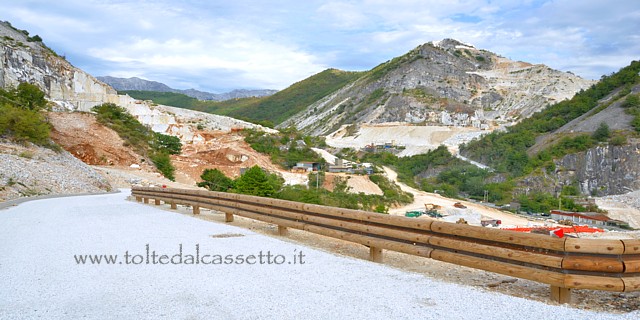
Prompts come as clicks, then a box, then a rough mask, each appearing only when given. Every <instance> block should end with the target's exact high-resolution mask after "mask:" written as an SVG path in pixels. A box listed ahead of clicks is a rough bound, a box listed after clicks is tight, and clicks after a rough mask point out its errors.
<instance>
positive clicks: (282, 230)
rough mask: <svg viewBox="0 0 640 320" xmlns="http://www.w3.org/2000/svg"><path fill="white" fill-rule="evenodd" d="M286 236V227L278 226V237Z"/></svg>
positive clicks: (287, 230) (287, 231)
mask: <svg viewBox="0 0 640 320" xmlns="http://www.w3.org/2000/svg"><path fill="white" fill-rule="evenodd" d="M288 234H289V229H287V227H283V226H278V235H280V236H286V235H288Z"/></svg>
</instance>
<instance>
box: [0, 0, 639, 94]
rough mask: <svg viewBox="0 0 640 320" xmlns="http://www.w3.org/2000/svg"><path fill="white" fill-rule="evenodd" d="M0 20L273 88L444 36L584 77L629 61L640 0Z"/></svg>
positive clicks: (76, 46) (169, 9) (143, 59)
mask: <svg viewBox="0 0 640 320" xmlns="http://www.w3.org/2000/svg"><path fill="white" fill-rule="evenodd" d="M0 7H2V8H3V16H4V17H3V18H4V19H8V20H9V21H11V22H12V23H14V25H16V26H17V27H19V28H23V29H28V30H29V31H32V33H33V34H35V33H38V34H40V35H41V36H42V37H43V39H45V43H47V44H48V45H50V46H51V47H53V48H54V49H56V50H58V51H60V52H61V53H65V54H67V56H68V57H70V58H72V59H75V60H71V62H72V63H75V64H77V65H79V66H80V67H82V68H84V69H86V70H87V71H89V72H91V73H93V74H95V75H130V76H139V77H146V78H148V79H151V80H156V81H161V82H165V83H167V84H169V85H174V86H178V85H188V84H193V85H194V86H195V87H196V88H198V89H209V90H216V89H220V88H229V89H231V88H233V87H238V88H242V87H245V88H257V87H266V88H277V89H281V88H283V87H286V86H287V85H289V84H291V83H293V82H296V81H299V80H301V79H303V78H304V77H307V76H309V75H311V74H313V73H316V72H319V71H321V70H322V69H324V68H328V67H336V68H342V69H347V70H363V69H369V68H372V67H374V66H375V65H377V64H379V63H381V62H383V61H386V60H389V59H391V58H393V57H395V56H398V55H402V54H404V53H406V52H407V51H408V50H410V49H412V48H413V47H415V46H417V45H420V44H422V43H425V42H428V41H432V40H439V39H442V38H456V39H459V40H461V41H464V42H469V43H472V44H474V45H476V46H477V47H479V48H483V49H487V50H491V51H494V52H496V53H498V54H501V55H503V56H506V57H510V58H512V59H516V60H524V61H529V62H532V63H545V64H547V65H549V66H550V67H552V68H558V69H561V70H565V71H569V70H571V71H574V72H575V73H577V74H579V75H582V76H586V77H589V78H596V79H597V78H599V77H600V75H601V74H602V73H610V72H612V71H616V70H617V69H619V68H620V67H623V66H625V65H627V64H628V63H629V62H630V61H631V60H632V59H638V52H640V41H638V31H637V30H640V2H638V1H637V0H624V1H622V0H621V1H617V2H616V3H615V5H611V4H610V3H608V2H604V1H599V0H584V1H581V2H580V3H579V4H576V3H575V2H574V1H569V0H557V1H544V0H542V1H538V0H521V1H512V0H453V1H452V0H396V1H387V0H354V1H347V0H333V1H330V2H323V1H293V0H291V1H287V0H282V1H278V2H275V3H262V2H255V1H251V0H236V1H233V2H219V1H213V2H211V1H200V0H185V1H169V0H146V1H134V0H117V1H116V0H58V1H56V2H50V1H48V0H26V1H14V0H0Z"/></svg>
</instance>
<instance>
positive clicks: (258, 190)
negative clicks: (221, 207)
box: [235, 166, 284, 197]
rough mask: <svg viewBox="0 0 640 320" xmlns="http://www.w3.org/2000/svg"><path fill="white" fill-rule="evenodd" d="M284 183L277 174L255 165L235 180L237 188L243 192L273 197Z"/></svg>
mask: <svg viewBox="0 0 640 320" xmlns="http://www.w3.org/2000/svg"><path fill="white" fill-rule="evenodd" d="M283 184H284V179H282V178H280V177H279V176H278V175H276V174H267V173H265V172H264V171H263V170H262V168H260V167H258V166H253V167H251V168H250V169H249V170H247V171H246V172H245V173H244V174H243V175H242V176H240V177H239V178H238V179H236V181H235V190H236V191H237V192H239V193H242V194H248V195H254V196H260V197H273V196H274V195H275V194H276V193H277V192H278V191H279V190H280V189H281V188H282V185H283Z"/></svg>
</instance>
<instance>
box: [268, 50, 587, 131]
mask: <svg viewBox="0 0 640 320" xmlns="http://www.w3.org/2000/svg"><path fill="white" fill-rule="evenodd" d="M593 83H594V81H591V80H585V79H582V78H580V77H577V76H575V75H573V74H571V73H565V72H560V71H556V70H552V69H550V68H548V67H546V66H544V65H532V64H529V63H525V62H518V61H511V60H509V59H506V58H503V57H500V56H498V55H496V54H494V53H491V52H488V51H485V50H480V49H476V48H475V47H473V46H471V45H467V44H463V43H461V42H458V41H456V40H451V39H446V40H443V41H440V42H432V43H427V44H424V45H421V46H419V47H417V48H415V49H414V50H412V51H410V52H409V53H407V54H406V55H404V56H402V57H398V58H395V59H393V60H391V61H388V62H386V63H384V64H381V65H380V66H378V67H376V68H374V69H373V70H372V71H370V72H368V73H367V74H366V75H365V76H363V77H362V78H360V79H358V80H357V81H355V82H353V83H351V84H349V85H347V86H345V87H344V88H342V89H340V90H338V91H336V92H334V93H333V94H331V95H329V96H327V97H326V98H324V99H323V100H321V101H318V102H316V103H314V104H312V105H311V106H309V107H308V108H307V109H306V110H305V111H303V112H301V113H299V114H297V115H296V116H294V117H293V118H292V119H289V120H288V121H285V122H284V123H283V124H281V125H280V126H281V127H286V126H289V125H295V126H296V127H298V128H299V129H302V130H304V131H306V132H309V133H312V134H327V133H330V132H333V131H335V130H336V129H338V128H339V127H340V126H341V125H343V124H347V123H356V124H361V123H384V122H404V123H410V124H426V125H444V126H461V127H476V128H482V129H491V128H494V127H495V126H497V125H501V124H509V123H511V122H514V121H518V120H519V119H522V118H524V117H526V116H528V115H530V114H532V113H534V112H536V111H538V110H540V109H541V108H542V107H544V106H546V105H547V104H549V103H555V102H558V101H560V100H564V99H568V98H570V97H572V96H573V95H574V94H575V93H576V92H577V91H579V90H581V89H586V88H588V87H589V86H591V85H592V84H593Z"/></svg>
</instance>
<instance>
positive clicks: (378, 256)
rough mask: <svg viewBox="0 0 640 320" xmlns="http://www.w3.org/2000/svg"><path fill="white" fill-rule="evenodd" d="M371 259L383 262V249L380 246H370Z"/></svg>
mask: <svg viewBox="0 0 640 320" xmlns="http://www.w3.org/2000/svg"><path fill="white" fill-rule="evenodd" d="M369 260H371V261H373V262H378V263H382V249H381V248H378V247H369Z"/></svg>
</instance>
